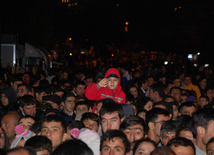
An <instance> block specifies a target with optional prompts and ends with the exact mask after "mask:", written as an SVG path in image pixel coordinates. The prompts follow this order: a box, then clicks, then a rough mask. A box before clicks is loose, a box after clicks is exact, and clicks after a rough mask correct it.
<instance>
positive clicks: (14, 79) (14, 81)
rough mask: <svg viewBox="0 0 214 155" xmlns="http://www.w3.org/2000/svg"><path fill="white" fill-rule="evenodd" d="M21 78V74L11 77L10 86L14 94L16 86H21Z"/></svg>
mask: <svg viewBox="0 0 214 155" xmlns="http://www.w3.org/2000/svg"><path fill="white" fill-rule="evenodd" d="M22 77H23V74H21V73H19V74H14V75H12V79H11V83H10V84H11V86H12V88H13V89H14V91H15V92H17V88H18V85H20V84H22Z"/></svg>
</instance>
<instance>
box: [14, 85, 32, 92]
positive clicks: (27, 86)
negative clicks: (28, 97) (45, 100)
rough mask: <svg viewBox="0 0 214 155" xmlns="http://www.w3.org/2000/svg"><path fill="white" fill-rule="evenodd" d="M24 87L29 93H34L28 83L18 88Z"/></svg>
mask: <svg viewBox="0 0 214 155" xmlns="http://www.w3.org/2000/svg"><path fill="white" fill-rule="evenodd" d="M21 86H24V87H25V88H26V89H27V92H32V86H31V85H29V84H26V83H23V84H19V85H18V87H21ZM18 87H17V88H18Z"/></svg>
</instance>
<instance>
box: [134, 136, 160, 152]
mask: <svg viewBox="0 0 214 155" xmlns="http://www.w3.org/2000/svg"><path fill="white" fill-rule="evenodd" d="M144 142H147V143H151V144H152V145H153V146H154V147H155V148H156V147H157V144H156V143H155V142H154V141H153V140H151V139H149V138H147V139H140V140H137V141H136V142H135V145H134V148H133V155H134V154H135V152H136V150H137V149H138V147H139V145H140V144H142V143H144Z"/></svg>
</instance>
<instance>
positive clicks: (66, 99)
mask: <svg viewBox="0 0 214 155" xmlns="http://www.w3.org/2000/svg"><path fill="white" fill-rule="evenodd" d="M75 99H76V98H75V95H74V94H73V93H65V94H64V95H63V96H62V105H63V107H64V112H65V113H72V112H73V111H74V108H75V105H76V103H75Z"/></svg>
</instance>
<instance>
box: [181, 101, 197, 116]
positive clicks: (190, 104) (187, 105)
mask: <svg viewBox="0 0 214 155" xmlns="http://www.w3.org/2000/svg"><path fill="white" fill-rule="evenodd" d="M192 106H193V107H195V108H196V106H195V104H194V103H193V102H184V103H182V104H181V105H180V107H179V108H178V111H179V112H180V113H181V112H182V111H183V108H184V107H192Z"/></svg>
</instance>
